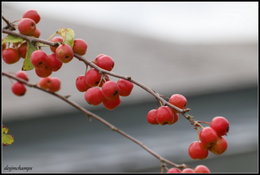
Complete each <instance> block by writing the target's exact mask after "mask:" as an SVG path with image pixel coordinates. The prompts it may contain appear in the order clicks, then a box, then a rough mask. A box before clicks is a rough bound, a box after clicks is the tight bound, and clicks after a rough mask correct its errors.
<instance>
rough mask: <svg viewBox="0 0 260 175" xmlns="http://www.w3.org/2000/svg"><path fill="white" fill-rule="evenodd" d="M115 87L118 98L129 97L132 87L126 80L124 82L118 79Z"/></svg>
mask: <svg viewBox="0 0 260 175" xmlns="http://www.w3.org/2000/svg"><path fill="white" fill-rule="evenodd" d="M117 86H118V89H119V95H120V96H125V97H126V96H129V95H130V93H131V92H132V89H133V87H134V85H133V83H132V82H130V81H128V80H124V79H119V80H118V81H117Z"/></svg>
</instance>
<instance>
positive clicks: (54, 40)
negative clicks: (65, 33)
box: [50, 36, 63, 53]
mask: <svg viewBox="0 0 260 175" xmlns="http://www.w3.org/2000/svg"><path fill="white" fill-rule="evenodd" d="M51 41H52V42H58V43H62V42H63V38H62V37H59V36H55V37H53V38H52V39H51ZM50 49H51V51H52V52H53V53H55V51H56V47H53V46H50Z"/></svg>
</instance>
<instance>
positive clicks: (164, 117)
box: [157, 106, 174, 125]
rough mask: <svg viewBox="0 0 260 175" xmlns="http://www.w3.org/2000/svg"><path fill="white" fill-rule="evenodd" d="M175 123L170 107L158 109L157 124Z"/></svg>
mask: <svg viewBox="0 0 260 175" xmlns="http://www.w3.org/2000/svg"><path fill="white" fill-rule="evenodd" d="M173 121H174V117H173V112H172V110H171V108H170V107H168V106H161V107H159V108H158V109H157V122H158V123H159V124H161V125H165V124H172V122H173Z"/></svg>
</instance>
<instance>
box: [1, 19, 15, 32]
mask: <svg viewBox="0 0 260 175" xmlns="http://www.w3.org/2000/svg"><path fill="white" fill-rule="evenodd" d="M2 19H3V20H4V22H5V23H6V25H7V26H5V27H4V29H10V30H15V26H14V24H12V23H11V22H10V21H8V20H7V19H6V18H5V17H4V16H2Z"/></svg>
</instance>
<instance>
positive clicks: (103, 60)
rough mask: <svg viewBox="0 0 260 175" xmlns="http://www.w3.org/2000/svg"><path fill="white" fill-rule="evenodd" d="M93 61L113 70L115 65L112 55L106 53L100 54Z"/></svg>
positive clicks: (103, 67)
mask: <svg viewBox="0 0 260 175" xmlns="http://www.w3.org/2000/svg"><path fill="white" fill-rule="evenodd" d="M93 62H94V63H95V64H96V65H97V66H99V67H101V68H102V69H105V70H108V71H111V70H112V69H113V67H114V65H115V63H114V60H113V59H112V58H111V57H110V56H108V55H104V54H100V55H98V56H97V57H96V58H95V60H94V61H93Z"/></svg>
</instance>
